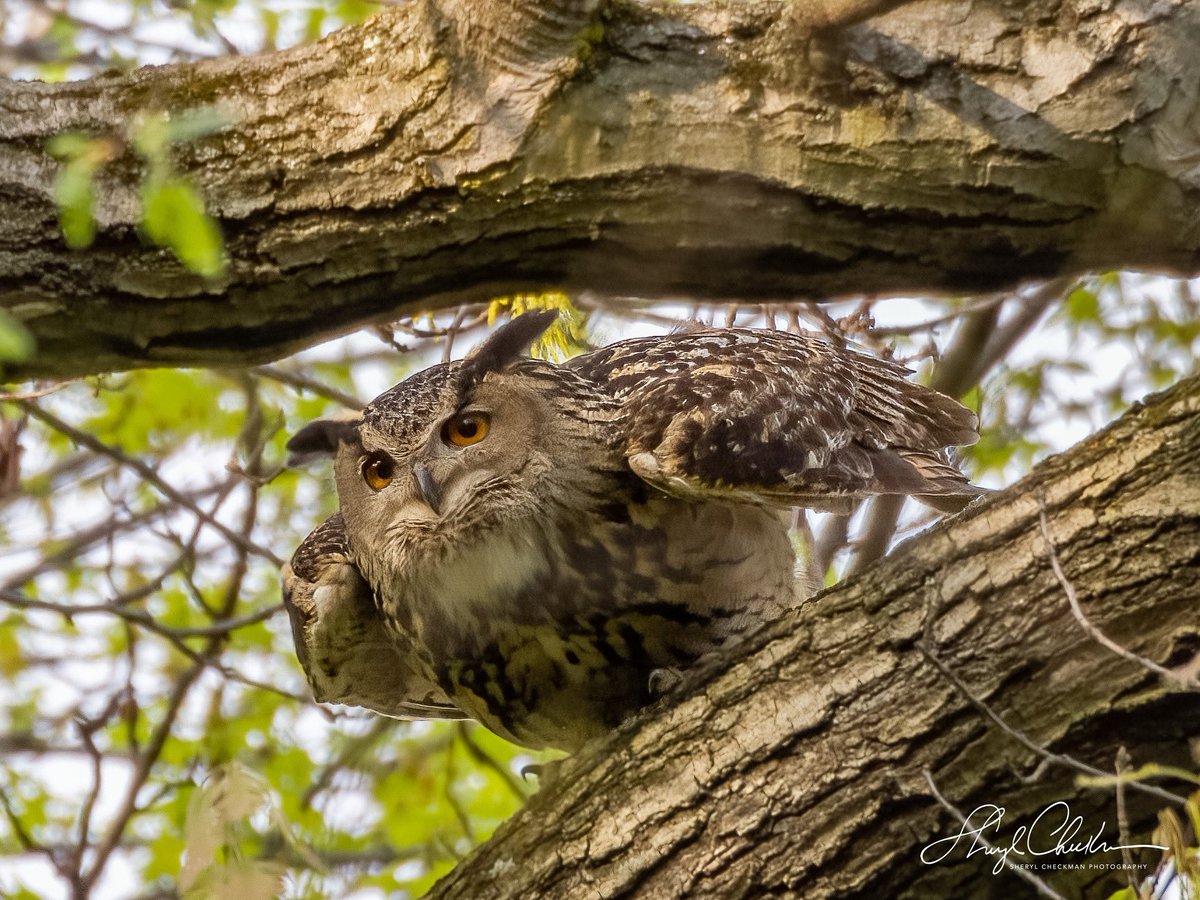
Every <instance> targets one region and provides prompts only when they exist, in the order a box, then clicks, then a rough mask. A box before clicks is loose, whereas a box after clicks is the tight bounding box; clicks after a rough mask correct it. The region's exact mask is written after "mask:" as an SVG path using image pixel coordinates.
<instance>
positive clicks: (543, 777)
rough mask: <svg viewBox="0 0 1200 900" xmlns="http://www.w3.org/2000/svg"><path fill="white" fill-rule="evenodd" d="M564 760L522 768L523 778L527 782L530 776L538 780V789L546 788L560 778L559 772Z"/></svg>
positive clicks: (533, 764) (553, 760) (532, 764)
mask: <svg viewBox="0 0 1200 900" xmlns="http://www.w3.org/2000/svg"><path fill="white" fill-rule="evenodd" d="M562 764H563V760H561V759H552V760H550V762H544V763H530V764H529V765H527V766H522V767H521V777H522V778H524V779H525V780H526V781H528V780H529V777H530V776H533V777H534V778H536V779H537V780H538V787H545V786H546V785H548V784H550V783H551V782H552V781H554V780H555V779H556V778H558V770H559V769H560V768H561V767H562Z"/></svg>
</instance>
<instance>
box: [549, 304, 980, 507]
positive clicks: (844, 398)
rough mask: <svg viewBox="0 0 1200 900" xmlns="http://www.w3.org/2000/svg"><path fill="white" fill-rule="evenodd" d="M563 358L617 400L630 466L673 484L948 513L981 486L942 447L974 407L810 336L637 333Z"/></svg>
mask: <svg viewBox="0 0 1200 900" xmlns="http://www.w3.org/2000/svg"><path fill="white" fill-rule="evenodd" d="M569 365H570V366H571V368H572V369H574V370H576V371H577V372H579V373H580V374H581V375H584V376H585V377H587V378H589V379H591V380H593V381H595V382H597V383H599V384H601V385H604V386H606V387H607V390H608V391H609V392H610V393H611V394H612V396H614V397H615V398H616V399H617V400H618V401H619V402H620V404H621V410H622V412H621V417H622V418H621V422H620V426H621V432H622V434H623V440H624V446H623V448H622V449H623V450H624V453H625V455H626V457H627V459H628V461H629V465H630V468H632V469H633V471H634V472H635V473H637V475H639V476H640V477H641V478H642V479H644V480H645V481H647V482H649V483H650V484H652V485H654V486H655V487H657V488H659V489H661V490H663V491H666V492H668V493H671V494H676V495H679V496H699V495H703V496H712V495H714V494H724V495H728V496H731V497H735V498H738V499H743V500H747V501H751V502H758V503H768V504H773V505H780V506H805V507H809V508H812V509H818V510H828V511H837V512H842V511H846V510H848V509H849V508H850V506H851V504H852V503H853V501H855V500H857V499H862V498H865V497H869V496H873V495H878V494H909V495H914V496H917V497H918V499H920V500H922V501H923V502H926V503H928V504H930V505H932V506H935V507H937V508H939V509H945V510H956V509H961V508H962V507H963V506H965V505H966V504H967V503H968V502H970V500H971V499H972V498H974V497H976V496H978V495H979V494H980V493H981V492H982V491H981V489H979V488H977V487H974V486H973V485H971V484H970V483H969V482H968V481H967V479H966V478H965V477H964V476H963V475H962V473H961V472H959V471H958V470H957V469H956V468H955V467H954V466H953V465H951V464H950V462H949V460H948V458H947V456H946V455H945V448H947V447H949V446H953V445H957V444H971V443H974V442H975V441H976V440H978V437H979V435H978V433H977V431H976V419H975V415H974V413H972V412H971V411H970V410H968V409H967V408H966V407H964V406H962V405H961V404H959V403H958V402H956V401H955V400H953V399H951V398H949V397H946V396H944V395H943V394H940V393H938V392H937V391H934V390H932V389H930V388H927V387H924V386H922V385H919V384H914V383H912V382H910V381H907V380H906V378H905V376H906V375H907V374H908V372H907V370H906V369H904V368H903V367H901V366H898V365H896V364H894V363H890V362H886V361H884V360H880V359H876V358H874V357H871V356H867V355H865V354H861V353H856V352H854V351H850V350H843V349H839V348H837V347H834V346H833V345H831V344H829V343H827V342H826V341H823V340H821V339H820V338H817V337H815V336H812V335H796V334H790V333H787V332H781V331H765V330H757V329H744V328H731V329H716V330H706V331H701V332H691V333H683V334H675V335H668V336H666V337H658V338H635V339H633V340H628V341H622V342H619V343H616V344H612V345H610V346H608V347H604V348H602V349H600V350H596V351H593V352H591V353H588V354H585V355H584V356H581V357H578V358H577V359H575V360H572V361H571V363H570V364H569Z"/></svg>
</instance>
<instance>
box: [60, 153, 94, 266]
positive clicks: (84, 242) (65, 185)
mask: <svg viewBox="0 0 1200 900" xmlns="http://www.w3.org/2000/svg"><path fill="white" fill-rule="evenodd" d="M94 175H95V169H94V168H93V167H92V166H90V165H88V164H87V162H86V161H84V160H75V161H73V162H70V163H68V164H67V165H65V166H63V167H62V169H60V170H59V173H58V177H57V178H55V179H54V199H55V202H56V203H57V204H58V224H59V227H60V228H62V232H63V238H64V239H66V242H67V246H68V247H70V248H71V249H72V250H80V249H82V248H84V247H87V246H88V245H89V244H91V242H92V240H93V239H94V238H95V237H96V220H95V218H94V217H93V216H92V207H93V205H94V203H95V199H96V194H95V190H94V188H93V182H94Z"/></svg>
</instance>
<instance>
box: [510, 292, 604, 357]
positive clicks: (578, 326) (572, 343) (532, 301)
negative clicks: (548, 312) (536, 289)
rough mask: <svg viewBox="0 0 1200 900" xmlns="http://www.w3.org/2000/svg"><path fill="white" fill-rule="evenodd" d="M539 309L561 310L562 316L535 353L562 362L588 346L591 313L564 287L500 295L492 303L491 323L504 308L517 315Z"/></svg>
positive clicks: (535, 349)
mask: <svg viewBox="0 0 1200 900" xmlns="http://www.w3.org/2000/svg"><path fill="white" fill-rule="evenodd" d="M536 309H553V310H557V311H558V313H559V317H558V319H556V320H555V321H554V322H553V323H552V324H551V325H550V327H549V328H547V329H546V331H545V333H544V334H543V335H542V337H541V340H539V341H538V342H537V343H536V344H535V345H534V347H533V355H534V356H538V357H541V358H542V359H549V360H555V361H558V362H561V361H562V360H564V359H569V358H570V357H572V356H574V355H575V354H577V353H581V352H583V351H584V350H586V349H587V346H588V345H587V316H586V315H585V314H584V313H583V312H581V311H580V310H579V309H578V308H577V307H576V306H575V305H574V304H573V303H572V302H571V298H570V297H568V296H567V295H566V294H564V293H562V292H561V291H547V292H545V293H541V294H513V295H511V296H508V297H496V298H495V299H493V300H492V301H491V303H489V304H488V311H487V323H488V325H489V326H491V325H494V324H495V322H496V318H497V317H498V316H499V315H500V313H501V312H507V313H508V314H509V315H510V316H513V317H516V316H519V315H521V314H522V313H526V312H529V311H530V310H536Z"/></svg>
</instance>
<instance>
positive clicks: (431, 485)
mask: <svg viewBox="0 0 1200 900" xmlns="http://www.w3.org/2000/svg"><path fill="white" fill-rule="evenodd" d="M412 473H413V480H414V481H415V482H416V483H417V495H418V496H419V497H420V498H421V499H422V500H424V501H425V505H426V506H428V507H429V508H430V509H432V510H433V511H434V513H436V514H437V515H441V512H442V511H441V509H440V508H439V507H440V505H441V502H442V490H441V488H440V487H439V486H438V483H437V482H436V481H434V479H433V472H432V471H430V469H429V466H428V465H426V464H425V463H417V464H416V465H415V466H413V469H412Z"/></svg>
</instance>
